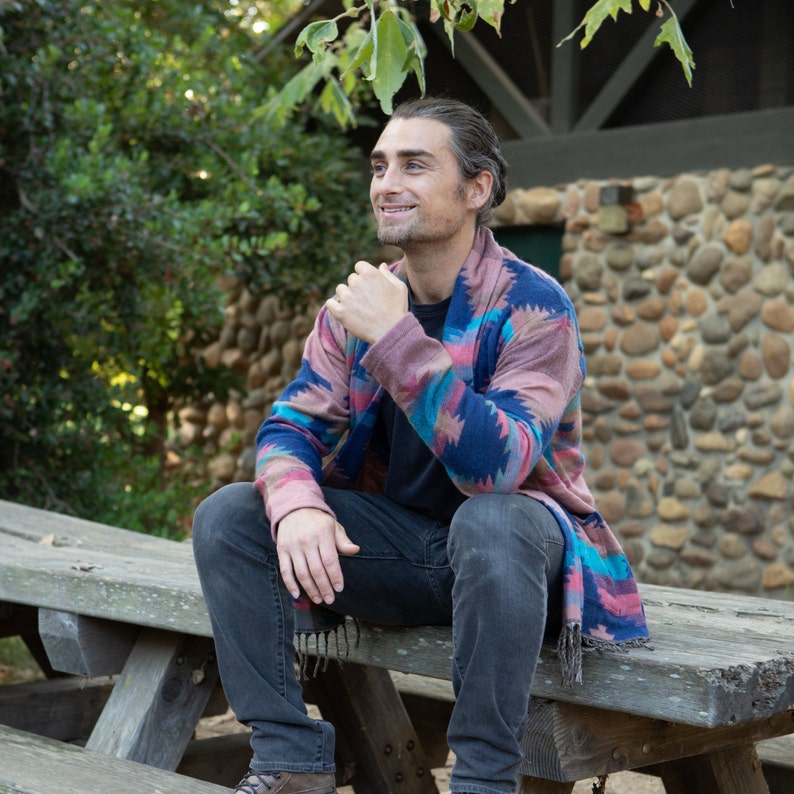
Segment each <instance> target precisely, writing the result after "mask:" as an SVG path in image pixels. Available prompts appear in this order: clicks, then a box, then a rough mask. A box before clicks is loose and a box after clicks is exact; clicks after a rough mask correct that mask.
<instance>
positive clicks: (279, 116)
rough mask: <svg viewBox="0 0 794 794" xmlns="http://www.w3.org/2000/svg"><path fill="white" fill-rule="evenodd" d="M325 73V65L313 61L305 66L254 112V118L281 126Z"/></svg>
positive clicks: (326, 68)
mask: <svg viewBox="0 0 794 794" xmlns="http://www.w3.org/2000/svg"><path fill="white" fill-rule="evenodd" d="M327 73H328V65H327V64H319V63H316V62H315V61H312V62H311V63H308V64H306V66H304V67H303V69H301V70H300V71H299V72H298V73H297V74H296V75H294V76H293V77H292V79H290V80H289V81H288V82H287V84H286V85H285V86H284V87H283V88H282V89H281V91H279V92H278V93H277V94H276V95H275V96H274V97H272V98H271V99H270V100H268V102H266V103H265V104H264V105H263V106H262V107H260V108H258V109H257V110H256V111H255V112H254V114H253V116H254V118H260V117H261V118H265V119H267V120H268V121H270V122H272V123H274V124H283V123H284V122H285V121H286V119H287V118H289V116H290V114H291V112H292V111H293V110H294V109H295V107H297V106H298V105H300V104H301V103H302V102H303V101H304V100H305V99H306V98H307V97H308V96H309V94H310V93H311V92H312V91H313V90H314V87H315V86H316V85H317V83H319V82H320V80H322V79H323V77H325V76H326V74H327Z"/></svg>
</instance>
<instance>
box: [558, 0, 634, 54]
mask: <svg viewBox="0 0 794 794" xmlns="http://www.w3.org/2000/svg"><path fill="white" fill-rule="evenodd" d="M631 10H632V9H631V0H598V2H596V3H595V4H594V5H593V6H591V7H590V9H588V11H587V13H586V14H585V15H584V17H583V18H582V21H581V22H580V23H579V24H578V25H577V26H576V28H574V29H573V30H572V31H571V32H570V33H569V34H568V35H567V36H566V37H565V38H564V39H563V40H562V41H568V40H569V39H572V38H573V37H574V36H575V35H576V33H577V32H578V31H580V30H581V29H582V28H584V29H585V30H584V37H583V38H582V41H581V42H580V43H579V46H580V47H581V48H582V49H584V48H585V47H586V46H587V45H588V44H589V43H590V42H591V41H592V40H593V36H595V34H596V33H597V32H598V29H599V28H600V27H601V23H602V22H604V20H606V18H607V17H612V19H613V20H616V19H617V17H618V12H620V11H625V12H626V13H627V14H630V13H631ZM562 41H561V42H560V44H562ZM557 46H558V47H559V44H558V45H557Z"/></svg>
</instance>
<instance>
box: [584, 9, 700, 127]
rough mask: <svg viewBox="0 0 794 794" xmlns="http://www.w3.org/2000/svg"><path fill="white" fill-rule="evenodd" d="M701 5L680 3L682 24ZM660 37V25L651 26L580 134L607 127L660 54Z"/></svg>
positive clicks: (602, 93)
mask: <svg viewBox="0 0 794 794" xmlns="http://www.w3.org/2000/svg"><path fill="white" fill-rule="evenodd" d="M699 2H700V0H677V2H676V4H675V12H676V16H677V17H678V19H679V21H680V22H683V21H684V19H685V17H686V15H687V14H688V13H689V12H690V11H691V10H692V9H693V8H694V7H695V6H696V5H697V4H698V3H699ZM658 35H659V28H658V25H656V24H651V25H650V27H649V28H648V30H646V31H645V33H644V34H643V35H642V36H641V37H640V38H639V39H638V40H637V42H636V43H635V45H634V46H633V47H632V48H631V50H630V52H629V54H628V55H627V56H626V57H625V58H624V59H623V61H622V62H621V64H620V66H619V67H618V68H617V69H616V70H615V71H614V72H613V74H612V76H611V77H610V78H609V80H607V82H606V84H605V85H604V87H603V88H602V89H601V90H600V91H599V93H598V96H597V97H596V98H595V99H594V100H593V101H592V102H591V103H590V105H589V107H588V108H587V110H586V111H585V112H584V113H583V114H582V116H581V118H580V119H579V120H578V121H577V122H576V124H575V126H574V129H575V130H577V131H579V132H586V131H589V130H597V129H600V128H601V127H603V126H604V124H606V122H607V121H608V120H609V117H610V116H611V115H612V114H613V113H614V112H615V110H616V109H617V107H618V106H619V105H620V103H621V102H622V101H623V100H624V99H625V98H626V96H627V95H628V93H629V91H630V90H631V89H632V87H633V86H634V84H635V83H636V82H637V80H639V79H640V77H642V75H643V73H644V72H645V70H646V69H647V68H648V66H650V64H651V62H652V61H653V60H655V59H656V57H657V56H658V55H659V47H654V41H656V37H657V36H658Z"/></svg>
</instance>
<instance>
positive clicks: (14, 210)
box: [0, 0, 371, 528]
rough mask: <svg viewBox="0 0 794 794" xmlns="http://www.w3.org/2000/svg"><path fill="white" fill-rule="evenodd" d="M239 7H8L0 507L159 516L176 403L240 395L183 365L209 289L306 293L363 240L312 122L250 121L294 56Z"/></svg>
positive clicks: (215, 314)
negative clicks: (265, 48)
mask: <svg viewBox="0 0 794 794" xmlns="http://www.w3.org/2000/svg"><path fill="white" fill-rule="evenodd" d="M241 8H242V4H237V5H236V6H225V5H224V4H223V3H213V2H203V3H194V4H189V5H185V4H177V3H176V2H171V0H161V2H147V3H137V2H131V1H130V2H127V1H126V0H117V2H113V3H103V2H97V0H88V2H78V0H60V1H58V0H36V2H26V3H24V4H23V3H14V2H11V3H8V2H7V3H4V4H3V5H1V6H0V373H2V375H1V377H2V382H3V390H2V392H3V395H2V402H0V497H2V498H6V499H14V500H18V501H22V502H26V503H29V504H34V505H39V506H44V507H50V508H53V509H59V510H69V511H72V512H75V513H78V514H80V515H83V516H86V517H99V516H101V515H107V514H108V513H107V511H108V505H109V504H113V503H114V502H115V503H116V504H120V505H123V507H124V509H123V510H120V511H118V522H117V523H120V524H122V525H130V524H135V523H138V524H140V525H141V528H143V527H147V528H152V527H155V526H161V525H162V523H163V522H172V521H173V519H174V516H172V515H169V514H168V512H167V511H166V514H165V515H159V517H157V518H154V517H149V518H147V517H146V515H147V510H148V508H147V506H146V504H144V503H147V504H148V503H150V502H157V501H158V497H157V496H156V493H157V492H158V490H159V491H162V489H163V488H164V487H165V488H168V487H169V481H168V479H167V478H166V477H165V476H164V472H163V468H162V465H161V464H162V446H163V441H164V439H165V435H166V432H167V427H168V420H169V414H170V412H171V411H172V409H173V407H174V405H175V404H178V403H184V402H185V401H188V400H189V399H191V398H196V397H198V396H200V395H203V394H207V393H209V392H212V393H214V394H216V395H217V396H222V395H223V394H224V393H225V391H226V390H228V388H230V387H231V386H236V387H239V384H238V383H237V382H236V379H235V377H234V376H233V375H232V374H231V373H229V372H220V371H218V370H209V369H208V368H206V367H204V366H202V363H201V359H200V358H199V357H198V355H197V351H198V350H200V349H201V348H203V347H204V346H205V345H206V344H207V343H208V342H209V341H211V340H212V339H214V338H215V336H216V335H217V333H218V330H219V328H220V325H221V323H222V320H223V312H224V305H225V299H224V295H223V294H222V291H221V289H220V287H219V286H218V284H219V280H220V279H222V278H223V277H227V276H229V275H234V276H237V277H241V278H243V279H244V280H245V281H246V282H247V284H248V285H249V286H250V288H251V289H252V290H254V291H260V292H261V291H273V290H278V292H279V294H280V296H281V298H282V300H287V301H290V302H292V303H294V304H301V303H303V302H304V301H306V300H308V299H309V298H310V297H312V296H314V295H317V294H324V293H325V292H326V291H327V290H328V289H329V288H330V285H331V284H333V283H335V282H336V281H338V280H339V277H340V275H341V274H342V273H344V272H346V271H347V270H348V269H349V265H350V263H351V262H352V261H355V259H357V258H359V256H360V250H359V249H360V247H361V246H362V241H367V240H369V239H370V238H371V230H370V226H369V221H368V218H369V212H368V210H367V208H366V204H365V202H366V188H365V187H364V184H363V178H364V169H363V168H361V167H360V166H359V164H358V155H357V153H355V152H354V151H352V150H351V149H350V148H349V147H348V146H347V145H346V143H345V142H344V141H343V140H342V139H340V138H339V134H338V133H334V134H331V133H329V132H327V131H325V122H324V120H322V119H312V120H309V119H306V118H303V119H300V120H296V121H295V123H294V124H292V125H289V126H287V127H282V128H280V129H279V130H273V129H271V128H270V127H268V126H267V123H266V122H265V121H264V119H263V116H262V114H260V113H258V109H259V108H260V106H261V103H262V101H263V99H264V97H266V96H267V95H268V94H269V93H272V92H273V90H274V89H271V88H269V86H271V85H277V84H280V82H282V81H283V74H284V69H294V68H295V67H294V66H293V65H292V63H291V62H292V58H291V56H290V55H287V56H282V55H281V54H279V52H278V50H275V49H274V50H272V51H271V53H270V55H269V57H268V58H267V59H266V60H264V59H263V60H262V61H261V62H260V60H259V59H258V58H257V57H256V53H257V52H258V51H259V49H260V48H261V46H262V41H261V39H259V38H257V37H256V36H255V35H254V34H253V33H252V32H251V28H250V25H247V24H245V25H244V24H241V21H240V16H239V15H240V13H241ZM230 10H234V11H235V14H236V15H232V14H231V13H230ZM253 10H255V7H253V6H252V7H251V8H250V9H248V10H247V11H246V13H245V14H244V15H243V20H244V21H245V20H247V21H249V22H250V19H251V18H252V14H249V13H248V11H253ZM309 128H311V130H312V131H311V132H307V129H309ZM364 244H365V245H367V243H364ZM152 460H154V464H153V463H152ZM153 466H154V469H153V468H152V467H153ZM153 472H154V473H155V474H156V475H157V476H156V477H155V476H153ZM141 482H147V483H148V484H149V487H148V488H147V489H146V492H145V493H140V494H139V488H138V484H139V483H141ZM130 493H132V494H136V496H138V497H139V498H137V499H128V498H127V495H129V494H130ZM177 495H180V498H181V497H184V493H183V489H182V487H181V486H179V487H178V488H175V489H174V492H173V493H171V494H167V495H166V496H164V498H163V500H162V502H163V504H165V503H167V502H169V500H170V499H171V497H175V496H177ZM139 503H140V504H139ZM136 505H138V506H139V509H140V517H139V518H140V520H139V518H136V517H135V516H134V515H133V513H134V512H135V510H136ZM184 509H186V510H188V511H189V510H190V506H189V505H187V506H185V508H184ZM111 514H113V512H112V510H111Z"/></svg>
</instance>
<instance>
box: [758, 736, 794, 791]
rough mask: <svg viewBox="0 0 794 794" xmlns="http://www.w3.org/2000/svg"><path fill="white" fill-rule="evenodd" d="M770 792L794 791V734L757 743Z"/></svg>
mask: <svg viewBox="0 0 794 794" xmlns="http://www.w3.org/2000/svg"><path fill="white" fill-rule="evenodd" d="M755 749H756V752H757V753H758V758H759V760H760V761H761V769H762V770H763V773H764V778H765V779H766V783H767V785H768V786H769V794H791V792H792V791H794V734H789V735H788V736H779V737H777V738H775V739H768V740H767V741H764V742H759V743H758V744H757V745H756V748H755Z"/></svg>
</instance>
